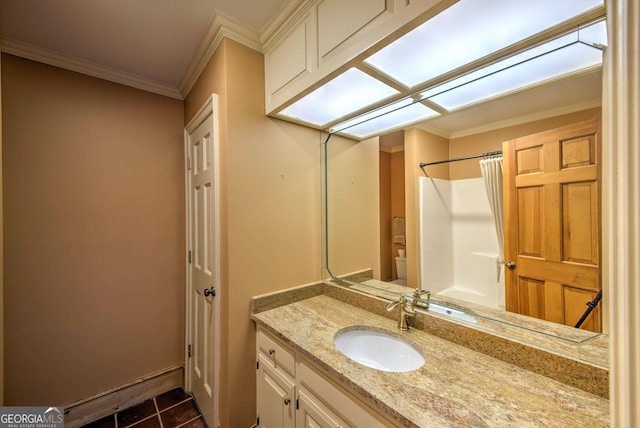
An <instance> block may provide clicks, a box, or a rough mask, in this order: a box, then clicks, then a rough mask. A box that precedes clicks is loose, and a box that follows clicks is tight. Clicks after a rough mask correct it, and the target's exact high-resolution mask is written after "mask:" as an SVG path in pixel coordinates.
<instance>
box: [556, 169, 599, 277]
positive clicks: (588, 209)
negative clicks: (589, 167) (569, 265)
mask: <svg viewBox="0 0 640 428" xmlns="http://www.w3.org/2000/svg"><path fill="white" fill-rule="evenodd" d="M597 199H598V188H597V182H595V181H591V182H578V183H570V184H563V185H562V217H563V220H562V222H563V231H562V248H563V260H566V261H571V262H576V263H584V264H589V265H597V264H598V260H599V257H600V256H599V251H598V243H599V239H598V224H599V215H598V214H599V213H598V210H597V207H598V201H597Z"/></svg>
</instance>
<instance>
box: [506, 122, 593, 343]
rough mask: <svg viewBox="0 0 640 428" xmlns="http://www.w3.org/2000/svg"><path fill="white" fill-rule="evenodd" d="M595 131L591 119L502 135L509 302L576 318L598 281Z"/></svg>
mask: <svg viewBox="0 0 640 428" xmlns="http://www.w3.org/2000/svg"><path fill="white" fill-rule="evenodd" d="M598 131H599V123H598V121H596V120H591V121H586V122H582V123H578V124H575V125H569V126H565V127H562V128H557V129H553V130H550V131H546V132H543V133H540V134H535V135H530V136H526V137H522V138H518V139H516V140H512V141H508V142H505V143H503V156H504V171H505V176H504V201H505V211H504V219H505V237H504V239H505V260H506V261H513V262H514V263H515V266H514V268H513V269H509V270H507V272H506V275H505V280H506V285H505V286H506V288H505V304H506V308H507V310H509V311H514V312H519V313H521V314H524V315H529V316H533V317H537V318H542V319H546V320H549V321H554V322H560V323H565V324H568V325H575V323H576V322H577V321H578V319H580V317H581V316H582V314H583V313H584V311H585V310H586V308H587V307H586V305H585V302H587V301H591V300H593V298H594V297H595V295H596V294H597V292H598V291H599V290H600V289H601V282H600V281H601V272H600V257H601V254H600V189H599V179H600V166H599V165H598V156H599V146H598ZM600 316H601V315H600V310H599V309H598V311H594V313H593V321H590V322H589V323H588V325H587V327H586V328H589V329H594V331H600V330H599V329H600V328H601V321H600V318H599V317H600Z"/></svg>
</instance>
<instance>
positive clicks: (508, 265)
mask: <svg viewBox="0 0 640 428" xmlns="http://www.w3.org/2000/svg"><path fill="white" fill-rule="evenodd" d="M507 267H508V268H509V269H515V268H516V264H515V263H514V262H507Z"/></svg>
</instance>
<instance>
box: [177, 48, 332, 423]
mask: <svg viewBox="0 0 640 428" xmlns="http://www.w3.org/2000/svg"><path fill="white" fill-rule="evenodd" d="M263 72H264V69H263V56H262V54H260V53H258V52H256V51H253V50H251V49H249V48H247V47H245V46H242V45H240V44H238V43H236V42H234V41H231V40H228V39H224V40H223V42H222V44H221V45H220V47H219V48H218V49H217V51H216V53H215V55H214V57H213V58H212V59H211V61H210V62H209V65H208V67H207V68H206V69H205V70H204V72H203V73H202V75H201V76H200V78H199V80H198V82H197V84H196V85H195V86H194V88H193V89H192V90H191V92H190V93H189V95H188V96H187V98H186V100H185V124H186V123H187V122H188V121H189V120H190V118H191V117H192V116H193V114H194V113H195V112H196V111H197V110H198V109H199V108H200V106H201V105H202V104H203V103H204V101H205V99H206V98H207V97H208V96H209V95H210V94H211V93H212V92H215V93H218V94H219V95H220V107H221V115H222V116H224V120H221V123H223V122H224V123H226V129H225V130H224V132H223V133H222V134H221V138H220V143H221V151H222V153H221V156H220V160H221V174H222V176H221V183H220V184H221V207H222V210H223V212H222V213H221V223H222V224H221V229H222V238H223V242H222V247H221V248H222V250H221V251H222V254H221V256H222V263H223V267H222V270H223V272H222V273H223V278H222V284H221V293H220V295H221V297H223V296H224V297H223V300H222V301H221V305H222V306H223V309H222V316H223V321H222V325H221V328H222V334H221V340H222V346H221V347H222V352H223V355H222V356H221V357H222V358H221V364H222V376H221V396H220V400H221V402H220V409H221V414H220V423H221V426H223V427H236V426H237V427H248V426H251V425H252V424H254V423H255V416H256V415H255V410H254V409H255V390H256V389H255V326H254V324H253V323H252V321H251V319H250V311H249V309H250V308H249V300H250V298H251V297H252V296H254V295H258V294H262V293H266V292H271V291H276V290H279V289H283V288H288V287H291V286H295V285H300V284H304V283H309V282H314V281H318V280H319V279H320V272H321V254H320V249H321V235H320V230H321V222H320V215H321V209H320V135H319V132H318V131H313V130H311V129H308V128H305V127H301V126H297V125H293V124H291V123H287V122H283V121H280V120H275V119H270V118H268V117H266V116H265V114H264V96H263V94H264V83H263V76H264V75H263ZM230 333H232V334H230Z"/></svg>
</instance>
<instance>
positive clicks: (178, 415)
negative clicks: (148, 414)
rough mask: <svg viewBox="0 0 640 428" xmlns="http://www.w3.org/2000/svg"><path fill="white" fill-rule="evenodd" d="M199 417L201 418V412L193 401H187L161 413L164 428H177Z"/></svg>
mask: <svg viewBox="0 0 640 428" xmlns="http://www.w3.org/2000/svg"><path fill="white" fill-rule="evenodd" d="M197 416H200V412H198V408H197V407H196V405H195V403H194V402H193V400H189V401H185V402H184V403H182V404H178V405H177V406H175V407H172V408H170V409H168V410H165V411H164V412H162V413H160V417H161V418H162V426H163V427H164V428H175V427H177V426H179V425H182V424H183V423H185V422H187V421H190V420H191V419H193V418H195V417H197Z"/></svg>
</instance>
